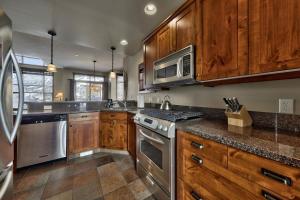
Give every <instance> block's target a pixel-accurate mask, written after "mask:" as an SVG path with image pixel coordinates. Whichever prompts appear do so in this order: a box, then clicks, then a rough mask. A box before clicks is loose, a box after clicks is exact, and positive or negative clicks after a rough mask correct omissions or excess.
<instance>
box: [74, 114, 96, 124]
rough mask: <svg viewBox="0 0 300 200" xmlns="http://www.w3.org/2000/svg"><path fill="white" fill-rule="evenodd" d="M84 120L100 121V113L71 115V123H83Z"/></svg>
mask: <svg viewBox="0 0 300 200" xmlns="http://www.w3.org/2000/svg"><path fill="white" fill-rule="evenodd" d="M82 120H99V113H98V112H94V113H76V114H69V121H70V122H74V121H82Z"/></svg>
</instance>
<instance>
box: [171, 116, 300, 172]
mask: <svg viewBox="0 0 300 200" xmlns="http://www.w3.org/2000/svg"><path fill="white" fill-rule="evenodd" d="M176 128H177V130H182V131H185V132H189V133H192V134H194V135H198V136H201V137H203V138H205V139H209V140H213V141H215V142H218V143H221V144H225V145H228V146H230V147H234V148H237V149H240V150H243V151H246V152H249V153H252V154H256V155H258V156H262V157H264V158H268V159H271V160H274V161H278V162H281V163H283V164H286V165H290V166H293V167H300V134H299V133H293V132H283V131H276V130H271V129H259V128H252V127H248V128H238V127H233V126H228V125H227V123H226V122H224V121H221V120H210V119H195V120H188V121H183V122H178V123H176Z"/></svg>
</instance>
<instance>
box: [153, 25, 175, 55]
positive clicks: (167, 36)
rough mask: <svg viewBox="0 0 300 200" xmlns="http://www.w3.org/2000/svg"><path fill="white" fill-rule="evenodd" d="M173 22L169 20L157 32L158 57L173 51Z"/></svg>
mask: <svg viewBox="0 0 300 200" xmlns="http://www.w3.org/2000/svg"><path fill="white" fill-rule="evenodd" d="M172 30H173V23H172V22H170V23H168V24H167V25H166V26H164V27H163V28H162V29H161V30H159V31H158V33H157V56H158V59H160V58H163V57H165V56H167V55H169V54H170V53H171V52H172V51H173V44H174V43H173V31H172Z"/></svg>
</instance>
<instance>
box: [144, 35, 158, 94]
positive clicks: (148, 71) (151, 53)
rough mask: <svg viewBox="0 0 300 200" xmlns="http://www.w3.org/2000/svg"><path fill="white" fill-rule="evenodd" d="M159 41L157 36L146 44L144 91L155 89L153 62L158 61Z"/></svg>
mask: <svg viewBox="0 0 300 200" xmlns="http://www.w3.org/2000/svg"><path fill="white" fill-rule="evenodd" d="M156 46H157V41H156V35H154V36H152V37H150V38H149V39H147V40H146V41H145V43H144V63H145V68H144V73H145V74H144V78H145V85H144V89H151V88H152V87H153V67H154V65H153V62H154V61H155V60H156V59H157V49H156Z"/></svg>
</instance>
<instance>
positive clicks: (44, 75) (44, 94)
mask: <svg viewBox="0 0 300 200" xmlns="http://www.w3.org/2000/svg"><path fill="white" fill-rule="evenodd" d="M22 76H23V83H24V101H25V102H49V101H52V100H53V74H52V73H49V72H43V71H30V70H28V71H26V70H23V71H22ZM18 96H19V88H18V83H17V77H16V74H15V73H14V74H13V107H14V108H17V107H18Z"/></svg>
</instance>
